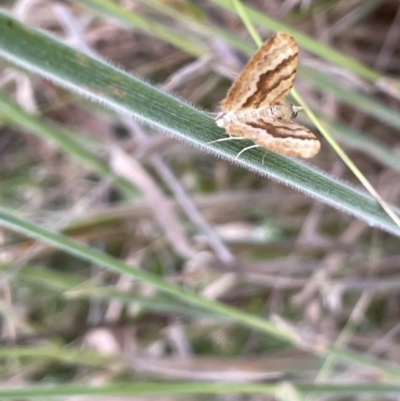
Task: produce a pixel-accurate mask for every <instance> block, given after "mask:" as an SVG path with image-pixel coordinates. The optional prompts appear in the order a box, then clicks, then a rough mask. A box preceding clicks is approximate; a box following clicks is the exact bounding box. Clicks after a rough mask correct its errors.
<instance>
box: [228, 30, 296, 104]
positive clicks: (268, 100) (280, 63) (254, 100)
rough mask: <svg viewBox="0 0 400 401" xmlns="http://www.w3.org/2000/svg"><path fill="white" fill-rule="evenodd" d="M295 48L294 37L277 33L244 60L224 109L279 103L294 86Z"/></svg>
mask: <svg viewBox="0 0 400 401" xmlns="http://www.w3.org/2000/svg"><path fill="white" fill-rule="evenodd" d="M297 57H298V47H297V44H296V41H295V40H294V38H293V36H291V35H289V34H288V33H277V34H275V35H273V36H271V37H270V38H269V39H267V40H266V41H265V43H264V44H263V45H262V46H261V47H260V49H259V50H258V51H257V52H256V53H255V54H254V56H253V57H252V58H251V59H250V61H249V62H248V63H247V65H246V66H245V68H244V69H243V71H242V73H241V74H240V75H239V77H238V78H237V79H236V81H235V82H234V83H233V84H232V86H231V88H230V89H229V91H228V94H227V96H226V98H225V99H224V100H223V101H222V102H221V108H222V110H223V111H232V110H240V109H246V108H252V109H256V108H260V107H264V106H268V105H273V104H280V103H282V102H283V100H284V99H285V98H286V96H287V95H288V94H289V92H290V89H291V88H292V86H293V83H294V79H295V76H296V69H297Z"/></svg>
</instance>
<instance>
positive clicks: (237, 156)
mask: <svg viewBox="0 0 400 401" xmlns="http://www.w3.org/2000/svg"><path fill="white" fill-rule="evenodd" d="M259 147H260V145H251V146H247V148H244V149H242V150H241V151H240V152H239V153H238V154H237V155H236V157H235V160H237V159H239V156H240V155H241V154H242V153H244V152H246V150H250V149H253V148H259Z"/></svg>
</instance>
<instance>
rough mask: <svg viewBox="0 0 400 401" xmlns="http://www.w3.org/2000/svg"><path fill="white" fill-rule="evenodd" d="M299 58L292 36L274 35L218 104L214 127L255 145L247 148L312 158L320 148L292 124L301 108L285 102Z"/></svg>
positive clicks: (297, 125)
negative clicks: (218, 111) (215, 125)
mask: <svg viewBox="0 0 400 401" xmlns="http://www.w3.org/2000/svg"><path fill="white" fill-rule="evenodd" d="M297 58H298V47H297V44H296V41H295V39H294V38H293V36H291V35H289V34H288V33H277V34H275V35H273V36H272V37H270V38H269V39H267V41H266V42H265V43H264V44H263V45H262V46H261V47H260V49H259V50H258V51H257V53H255V54H254V56H253V57H252V58H251V59H250V61H249V62H248V63H247V65H246V66H245V68H244V70H243V71H242V73H241V74H240V75H239V77H238V78H237V79H236V81H235V82H234V83H233V84H232V86H231V88H230V89H229V91H228V94H227V96H226V97H225V99H224V100H222V102H221V105H220V106H221V109H222V112H221V113H220V114H219V115H218V116H217V118H216V124H217V125H218V126H219V127H221V128H225V130H226V132H227V133H228V134H229V136H230V137H235V139H236V137H237V139H240V138H243V139H251V140H252V141H253V142H254V143H255V145H253V146H251V147H259V146H260V147H263V148H266V149H269V150H273V151H274V152H277V153H281V154H283V155H286V156H295V157H301V158H309V157H313V156H315V155H316V154H317V153H318V151H319V149H320V142H319V141H318V139H317V138H316V137H315V135H314V134H313V133H312V132H311V131H310V130H308V129H307V128H306V127H303V126H302V125H300V124H297V123H296V122H294V121H292V118H294V117H296V116H297V113H298V112H299V111H300V110H301V109H302V108H301V107H299V106H294V105H292V104H291V103H289V102H288V101H287V100H286V96H287V95H288V94H289V92H290V89H291V88H292V86H293V83H294V80H295V76H296V69H297ZM227 139H229V138H227ZM232 139H234V138H232ZM251 147H249V148H251ZM246 149H248V148H246ZM244 150H245V149H243V151H244ZM243 151H242V152H243ZM238 156H239V155H238Z"/></svg>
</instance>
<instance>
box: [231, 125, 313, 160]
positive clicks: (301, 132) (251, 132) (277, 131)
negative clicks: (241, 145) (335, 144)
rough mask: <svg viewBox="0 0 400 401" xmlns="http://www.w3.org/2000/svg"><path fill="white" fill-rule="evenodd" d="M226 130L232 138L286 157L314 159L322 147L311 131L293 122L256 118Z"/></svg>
mask: <svg viewBox="0 0 400 401" xmlns="http://www.w3.org/2000/svg"><path fill="white" fill-rule="evenodd" d="M225 129H226V132H227V133H228V134H229V135H231V136H239V137H243V138H246V139H251V140H252V141H254V143H255V144H257V145H259V146H261V147H263V148H265V149H269V150H273V151H274V152H276V153H280V154H283V155H286V156H295V157H300V158H309V157H313V156H315V155H316V154H317V153H318V152H319V150H320V147H321V144H320V142H319V141H318V139H317V138H316V136H315V135H314V134H313V133H312V132H311V131H310V130H309V129H307V128H306V127H303V126H302V125H300V124H297V123H295V122H293V121H291V120H276V119H269V118H255V119H249V120H247V121H245V122H244V121H234V122H231V123H228V124H227V125H226V127H225Z"/></svg>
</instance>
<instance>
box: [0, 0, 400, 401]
mask: <svg viewBox="0 0 400 401" xmlns="http://www.w3.org/2000/svg"><path fill="white" fill-rule="evenodd" d="M1 3H2V6H3V7H4V10H5V11H7V12H8V13H9V15H10V16H13V17H15V18H17V19H19V20H20V21H21V22H22V23H23V24H27V25H29V26H31V27H36V28H40V29H43V30H45V31H47V32H50V33H51V34H53V35H55V36H56V37H58V38H60V39H62V40H63V41H64V42H65V43H67V44H68V45H69V46H71V47H74V48H76V49H78V50H79V51H82V52H86V53H88V54H91V55H94V56H95V57H97V58H102V59H104V60H106V61H107V62H109V63H112V64H113V65H114V66H117V67H118V68H121V69H123V70H125V71H126V72H128V73H129V74H133V75H135V76H139V77H143V78H144V79H145V80H146V81H147V82H149V83H151V85H157V86H158V87H159V88H161V89H162V90H163V91H166V92H169V93H171V94H174V96H175V95H176V96H177V97H179V98H180V99H185V102H186V101H187V102H188V103H190V104H193V105H197V106H198V107H199V108H201V109H203V110H207V111H210V112H218V102H219V101H220V100H221V99H222V98H223V97H224V96H225V94H226V91H227V89H228V88H229V85H230V83H231V80H232V79H234V77H235V76H237V74H238V73H239V72H240V70H241V68H242V67H243V65H244V63H245V61H246V60H247V58H248V57H249V56H250V55H251V54H252V53H253V52H254V51H255V49H256V47H255V45H254V43H253V42H252V41H251V38H250V35H249V33H248V32H247V31H246V29H245V27H244V25H243V22H242V21H241V19H240V18H239V17H238V16H237V14H236V12H235V9H234V7H233V3H232V2H231V1H224V0H215V1H212V0H209V1H207V0H204V1H203V0H201V1H194V0H192V1H187V0H150V1H139V0H129V1H119V2H114V1H108V0H84V1H67V2H57V1H52V0H35V1H32V0H17V1H14V2H1ZM244 4H245V5H246V6H248V7H250V9H249V10H247V11H248V12H249V15H250V16H251V18H252V19H253V21H254V22H255V23H256V27H257V30H258V32H260V34H261V35H262V37H263V38H266V37H268V36H270V35H271V34H272V33H273V32H274V31H277V30H281V31H285V30H286V31H289V32H290V33H292V34H293V35H294V36H295V37H296V39H297V40H298V43H299V47H300V48H301V52H300V69H299V74H298V78H297V80H296V88H297V89H298V91H299V92H300V93H301V94H302V96H303V97H304V99H305V100H306V102H307V104H308V105H310V107H312V108H313V109H314V110H315V112H316V113H317V114H318V115H319V116H320V118H321V120H322V121H323V122H324V123H325V124H326V125H327V126H328V127H329V129H330V130H331V132H332V133H333V135H334V136H335V137H336V138H337V139H338V141H340V143H341V144H342V146H343V147H344V148H345V149H346V151H347V152H348V153H349V155H350V157H351V158H352V160H353V161H354V162H355V163H356V164H357V165H358V166H359V168H360V169H361V170H362V171H363V173H364V174H365V175H366V176H367V177H368V179H369V180H370V181H371V182H372V183H373V185H374V186H375V188H377V190H378V191H379V193H380V194H381V195H382V196H383V197H384V198H385V199H386V200H387V201H389V202H391V203H392V204H394V205H396V204H399V201H398V200H399V193H400V181H399V179H398V173H399V170H400V155H399V149H398V135H399V132H400V117H399V116H398V110H399V100H398V99H399V93H400V91H399V88H400V86H399V81H397V79H398V77H399V74H400V3H399V2H398V1H396V0H350V1H349V0H346V1H344V0H319V1H312V0H302V1H301V0H298V1H281V0H269V1H262V0H253V1H246V2H244ZM257 23H258V24H257ZM302 34H303V35H302ZM313 40H315V42H314V41H313ZM50 55H51V53H50ZM82 64H84V62H83V61H82ZM25 67H26V70H27V71H25V70H23V69H21V68H19V67H16V66H15V65H13V64H12V63H10V62H8V61H6V60H5V59H0V88H1V97H2V100H1V104H2V106H1V107H0V124H1V125H0V130H1V131H0V133H1V135H0V152H1V157H0V177H1V180H0V206H1V207H2V208H5V209H7V210H9V211H11V213H12V214H14V215H15V216H18V218H20V219H21V221H29V222H30V223H32V224H33V225H34V226H35V227H39V228H40V227H44V228H45V229H47V230H49V231H51V232H58V233H62V234H64V235H66V236H68V237H69V238H71V239H73V240H76V241H78V242H80V243H83V244H85V245H86V247H87V249H94V250H96V251H100V252H101V253H102V254H108V255H110V256H113V257H114V258H116V259H118V260H119V261H121V262H124V263H125V264H126V265H128V266H131V267H132V272H133V273H132V274H130V271H129V268H128V267H127V268H126V270H125V271H123V268H121V269H120V268H119V267H113V268H110V266H111V264H112V262H110V263H109V264H108V262H107V261H104V264H103V263H101V262H99V263H95V262H94V259H90V252H89V251H86V250H83V251H82V252H83V253H85V252H87V253H86V255H87V257H80V256H79V255H77V253H76V252H75V253H74V252H72V251H68V249H66V248H65V247H64V248H63V250H61V249H59V247H58V246H57V245H55V247H54V246H50V245H48V244H47V243H45V242H43V241H41V234H40V235H39V234H37V236H36V237H37V238H38V240H34V239H32V238H29V237H28V236H25V235H23V234H21V233H16V232H15V230H9V229H4V230H2V236H1V241H2V246H1V254H0V255H1V264H0V266H1V282H0V283H1V287H0V311H1V320H0V361H1V363H0V378H1V383H2V388H3V390H4V391H3V390H1V389H0V397H5V396H7V394H8V395H9V393H7V392H6V391H5V389H7V388H11V387H13V388H14V387H15V388H16V387H19V388H22V389H28V392H27V393H25V394H24V395H25V396H26V397H29V396H33V395H36V396H40V395H41V396H43V397H44V395H43V394H44V393H40V391H39V390H37V389H38V388H39V387H36V389H34V388H32V387H30V386H31V385H33V384H36V385H48V384H51V385H52V388H53V390H52V391H53V393H52V395H58V396H65V395H66V394H71V392H69V393H68V392H67V391H66V390H65V387H63V385H66V384H68V385H77V386H88V385H91V386H92V385H97V386H100V387H101V388H104V389H107V388H108V390H109V391H108V392H107V391H104V392H103V393H102V392H98V393H97V394H102V395H104V397H106V396H108V397H109V398H110V399H116V398H115V397H116V394H118V395H121V393H120V391H121V388H120V387H118V386H117V387H115V388H111V390H110V387H107V386H108V385H112V384H113V383H125V384H141V385H142V386H143V387H142V388H136V389H135V388H132V389H131V390H132V391H131V392H130V393H129V394H130V395H131V398H132V399H133V395H135V397H136V398H138V399H139V398H141V397H143V394H146V393H151V392H158V393H159V394H160V395H159V397H160V398H161V397H162V398H167V397H168V398H171V399H176V398H178V397H179V396H177V395H176V394H177V393H186V395H185V397H186V398H187V397H189V395H188V394H190V393H192V394H191V395H190V398H193V399H195V398H201V399H203V398H207V399H217V398H222V399H229V400H230V399H235V400H236V399H242V398H243V399H255V400H256V399H261V396H260V394H259V393H260V391H261V389H262V390H263V392H264V395H262V399H269V398H268V397H270V399H275V398H279V399H284V398H285V399H290V400H294V399H300V398H301V397H302V395H303V394H309V393H307V391H309V392H310V393H311V392H312V391H313V389H314V390H315V391H316V389H320V390H321V391H324V392H325V397H326V393H328V394H329V396H330V397H334V398H341V397H343V395H342V394H343V393H342V391H346V390H347V391H348V392H350V390H351V392H352V394H353V395H352V396H351V397H354V398H359V397H360V396H361V394H365V393H366V392H367V395H371V394H372V393H374V392H375V391H379V389H380V388H381V387H380V386H381V385H382V384H383V383H388V382H390V383H394V384H396V383H398V382H399V377H400V373H399V371H398V369H397V367H396V365H397V364H398V361H399V360H400V344H398V341H399V339H400V325H399V316H400V297H399V295H400V294H399V290H400V276H398V273H399V271H400V270H399V269H400V245H399V239H398V237H397V236H396V235H395V234H394V233H388V232H385V231H382V230H380V229H379V228H376V227H373V226H371V224H368V221H365V220H359V219H357V218H354V217H351V216H349V215H348V214H345V213H343V212H342V211H341V210H340V209H341V205H340V202H339V205H338V207H339V209H336V208H332V207H331V206H327V205H326V204H324V203H320V202H317V201H316V200H314V199H313V198H312V197H310V196H307V195H306V194H303V193H300V192H298V191H296V190H294V189H293V188H290V187H288V186H287V185H290V182H286V184H287V185H282V183H277V182H275V181H274V180H270V179H268V178H265V177H262V176H260V175H257V174H255V173H254V172H250V171H248V170H246V169H243V168H242V167H240V166H238V165H235V163H232V161H227V160H223V159H221V158H216V157H214V156H213V155H210V154H208V153H206V152H204V151H203V150H202V149H199V148H198V147H191V146H189V145H188V144H185V143H184V142H181V141H177V140H176V139H174V138H171V136H169V135H167V134H166V133H165V132H160V130H157V129H153V128H152V127H150V126H149V125H142V124H141V123H140V121H139V120H138V121H137V120H135V119H132V118H131V117H128V116H127V115H125V114H118V113H116V112H115V110H110V109H109V108H108V107H104V106H103V105H101V104H98V103H97V102H92V101H90V100H88V99H86V98H83V97H81V96H79V95H78V94H77V93H76V92H75V91H70V90H68V89H64V88H62V87H60V86H59V85H56V84H54V83H52V82H50V81H49V80H47V79H44V78H43V77H41V76H40V75H38V74H36V73H35V72H37V70H35V69H34V68H29V66H25ZM30 67H32V66H30ZM32 71H34V72H32ZM7 102H9V104H12V105H13V107H18V110H19V112H18V113H20V114H18V116H20V117H15V116H14V117H13V120H12V121H10V115H9V113H8V112H5V110H6V106H5V104H6V103H7ZM145 106H146V107H148V108H150V109H151V108H152V107H153V106H152V105H151V104H146V105H145ZM10 107H11V106H10ZM165 113H166V114H168V110H165ZM16 115H17V114H16ZM31 117H33V118H34V119H35V121H36V122H38V124H39V123H40V124H41V125H40V127H39V125H36V126H35V127H36V128H35V129H32V128H29V127H33V125H32V126H29V124H28V123H27V121H28V120H29V118H31ZM173 118H174V117H172V123H171V124H173ZM29 121H31V120H29ZM299 121H301V123H304V124H307V121H306V119H305V117H304V116H299ZM155 125H157V124H155ZM308 126H309V127H310V129H313V128H312V127H311V126H310V125H308ZM50 131H51V132H53V133H54V132H55V136H56V137H57V138H58V141H57V140H54V138H53V139H50V136H49V135H48V132H50ZM57 133H58V134H57ZM198 133H199V135H201V132H200V131H199V130H198ZM64 135H66V136H65V137H64ZM63 138H73V140H74V141H75V143H76V144H78V145H79V146H80V147H81V149H88V150H90V151H91V152H92V154H93V155H95V156H96V157H97V158H98V159H96V160H97V161H96V162H94V161H93V160H92V159H90V158H89V156H87V158H86V156H85V154H83V155H82V154H80V155H79V154H78V153H79V151H78V150H76V149H75V150H74V149H73V148H71V147H68V146H67V145H66V142H63ZM66 141H68V139H67V140H66ZM236 142H237V141H236ZM223 146H225V143H224V145H223ZM227 146H231V145H227ZM234 146H239V147H240V146H243V145H240V144H235V145H234ZM251 152H252V151H249V153H251ZM262 154H263V153H262V152H261V155H262ZM257 155H258V153H257ZM77 156H80V157H78V158H77ZM271 157H272V156H271ZM266 158H268V154H267V156H266ZM97 162H98V163H102V164H101V165H100V164H98V165H96V163H97ZM308 163H309V164H310V165H312V166H316V167H318V168H319V169H320V170H322V171H325V172H327V173H326V174H327V175H329V176H331V177H333V180H338V179H341V180H344V181H347V182H350V183H352V184H353V185H354V186H356V187H360V184H359V183H358V182H357V180H356V179H355V178H354V177H353V175H352V174H351V173H350V172H349V171H348V169H347V168H346V167H345V166H344V165H343V163H342V162H341V161H340V160H339V159H338V157H337V156H336V154H335V153H334V152H333V151H332V150H331V149H330V148H329V146H328V145H327V144H326V143H325V142H324V141H323V140H322V150H321V152H320V153H319V155H317V156H316V157H315V158H313V159H312V160H310V161H309V162H308ZM94 166H97V167H96V168H95V167H94ZM99 166H100V167H99ZM104 166H106V167H104ZM102 169H103V170H102ZM108 169H109V170H108ZM292 174H293V176H294V177H295V176H296V171H293V172H292ZM117 176H118V177H119V178H116V177H117ZM121 177H122V178H121ZM118 179H120V180H122V179H123V180H124V181H118ZM327 197H329V194H328V195H327ZM343 202H345V199H343ZM353 206H354V208H355V209H357V207H358V205H357V204H355V205H353ZM18 224H19V226H20V227H22V225H23V223H22V222H20V223H18ZM18 224H17V225H18ZM16 231H18V230H16ZM53 245H54V244H53ZM137 271H138V272H139V273H136V272H137ZM141 272H144V273H143V275H141V274H142V273H141ZM147 273H150V274H149V275H148V276H147V275H146V274H147ZM152 277H156V279H154V280H160V281H157V283H156V281H152ZM155 283H156V285H155V286H154V284H155ZM179 287H180V288H182V289H183V291H182V294H183V295H182V294H180V293H179V290H178V289H179ZM166 293H167V294H166ZM191 294H193V298H191V299H190V297H192V295H191ZM196 294H197V295H196ZM197 296H198V298H196V297H197ZM185 297H186V298H185ZM182 301H185V302H182ZM214 301H216V302H214ZM221 304H223V305H224V306H228V307H229V309H226V310H225V309H223V307H221V309H219V306H220V305H221ZM235 310H236V311H238V314H237V316H236V315H235V312H234V311H235ZM241 314H243V315H241ZM246 316H247V317H248V320H247V321H246V319H247V318H246ZM253 316H256V317H258V319H259V320H257V321H255V320H254V321H252V320H251V319H252V317H253ZM262 321H265V322H266V325H270V326H268V327H267V326H266V327H264V329H265V330H264V329H263V328H262V327H261V326H262V323H261V322H262ZM257 325H258V329H257V327H256V326H257ZM221 381H223V382H230V383H232V384H230V385H225V386H222V387H219V388H216V387H214V388H213V387H212V385H213V384H215V382H221ZM283 381H285V385H282V382H283ZM171 383H174V384H175V385H176V387H174V389H172V390H171V388H169V387H168V386H166V385H168V384H171ZM195 383H202V384H201V386H197V387H196V385H195ZM249 383H261V384H263V385H264V387H262V386H261V387H254V388H250V387H246V385H248V384H249ZM288 383H291V384H288ZM326 383H335V384H338V385H339V387H338V388H336V389H335V388H334V387H332V388H328V387H323V385H324V384H326ZM305 384H307V386H309V387H306V386H305ZM365 385H369V387H368V391H367V387H365ZM163 386H166V387H163ZM207 386H209V387H207ZM235 386H237V387H235ZM313 386H314V387H313ZM318 386H320V387H318ZM340 386H341V387H340ZM352 386H355V387H352ZM339 388H340V390H339ZM152 390H153V391H152ZM88 391H89V393H88V394H90V390H88ZM399 391H400V390H399ZM201 393H204V394H203V395H201ZM205 393H211V394H208V395H205ZM224 393H226V394H224ZM228 393H229V394H228ZM241 393H248V394H247V395H246V396H244V395H241ZM251 393H253V394H252V395H249V394H251ZM265 393H269V394H270V395H269V396H266V395H265ZM15 394H17V393H15ZM21 394H22V393H21ZM21 394H19V396H20V397H22V395H21ZM76 394H83V393H82V391H81V390H80V391H78V390H77V391H76ZM93 394H94V393H92V395H93ZM113 394H114V395H113ZM217 394H220V395H217ZM15 396H17V395H15ZM180 397H182V396H180ZM314 397H316V398H318V397H322V396H314ZM380 397H381V398H380V399H384V397H387V399H389V395H381V396H380ZM349 399H350V396H349Z"/></svg>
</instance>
